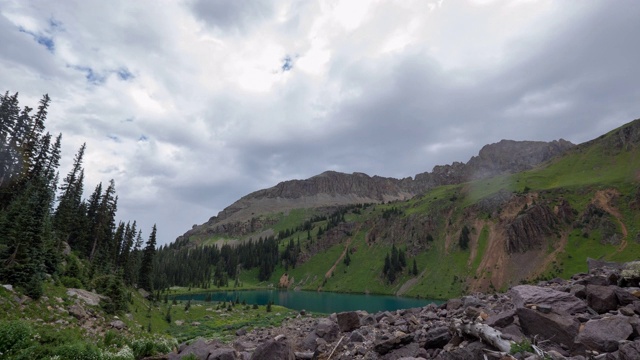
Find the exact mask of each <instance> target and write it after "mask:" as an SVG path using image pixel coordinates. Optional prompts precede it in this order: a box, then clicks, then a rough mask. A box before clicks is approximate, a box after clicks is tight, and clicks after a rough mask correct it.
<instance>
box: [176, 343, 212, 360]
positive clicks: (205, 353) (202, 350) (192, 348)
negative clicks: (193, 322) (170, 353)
mask: <svg viewBox="0 0 640 360" xmlns="http://www.w3.org/2000/svg"><path fill="white" fill-rule="evenodd" d="M219 347H220V343H218V342H217V341H211V342H206V341H205V340H204V339H198V340H196V341H194V342H192V343H191V344H189V345H186V346H184V347H181V349H180V352H179V353H178V356H177V357H176V358H177V359H181V358H183V357H185V356H187V355H189V354H193V355H194V356H195V357H197V358H198V359H207V358H208V357H209V354H210V353H212V352H213V351H214V350H216V349H218V348H219Z"/></svg>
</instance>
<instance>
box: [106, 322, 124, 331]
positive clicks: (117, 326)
mask: <svg viewBox="0 0 640 360" xmlns="http://www.w3.org/2000/svg"><path fill="white" fill-rule="evenodd" d="M109 326H111V327H112V328H114V329H116V330H124V329H126V328H127V325H126V324H125V323H124V322H123V321H122V320H113V321H112V322H111V323H109Z"/></svg>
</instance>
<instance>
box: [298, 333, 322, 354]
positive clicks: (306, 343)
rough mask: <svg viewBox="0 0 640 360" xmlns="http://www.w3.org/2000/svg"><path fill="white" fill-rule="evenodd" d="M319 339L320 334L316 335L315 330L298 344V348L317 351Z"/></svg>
mask: <svg viewBox="0 0 640 360" xmlns="http://www.w3.org/2000/svg"><path fill="white" fill-rule="evenodd" d="M317 339H319V338H318V334H316V332H315V330H314V331H311V332H310V333H308V334H307V336H305V337H304V339H302V341H301V342H299V343H298V347H299V348H302V349H305V350H313V351H315V350H316V347H317V346H318V343H317V341H316V340H317Z"/></svg>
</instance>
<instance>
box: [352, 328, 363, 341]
mask: <svg viewBox="0 0 640 360" xmlns="http://www.w3.org/2000/svg"><path fill="white" fill-rule="evenodd" d="M364 340H365V339H364V336H362V333H360V332H359V331H358V330H355V331H353V332H352V333H351V335H349V341H350V342H357V343H361V342H364Z"/></svg>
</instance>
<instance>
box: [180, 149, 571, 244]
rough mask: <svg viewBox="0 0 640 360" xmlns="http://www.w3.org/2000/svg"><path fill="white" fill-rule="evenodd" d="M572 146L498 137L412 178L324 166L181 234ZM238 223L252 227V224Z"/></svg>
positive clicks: (527, 165)
mask: <svg viewBox="0 0 640 360" xmlns="http://www.w3.org/2000/svg"><path fill="white" fill-rule="evenodd" d="M573 146H574V145H573V144H572V143H570V142H568V141H566V140H562V139H560V140H556V141H552V142H543V141H514V140H501V141H499V142H497V143H495V144H489V145H485V146H484V147H482V149H481V150H480V152H479V154H478V155H477V156H474V157H472V158H471V159H470V160H469V161H468V162H467V163H462V162H454V163H452V164H450V165H438V166H435V167H434V168H433V171H432V172H425V173H421V174H417V175H416V176H415V178H411V177H407V178H404V179H395V178H388V177H381V176H369V175H367V174H365V173H361V172H354V173H352V174H346V173H341V172H337V171H325V172H323V173H321V174H318V175H315V176H313V177H311V178H308V179H304V180H287V181H283V182H281V183H279V184H277V185H276V186H274V187H271V188H268V189H262V190H258V191H255V192H253V193H250V194H248V195H246V196H244V197H242V198H241V199H240V200H238V201H236V202H235V203H233V204H231V205H230V206H228V207H227V208H225V209H224V210H223V211H221V212H220V213H219V214H218V216H214V217H212V218H211V219H209V221H208V222H207V223H205V224H203V225H200V226H196V227H195V228H193V229H191V230H189V231H188V232H187V233H186V234H185V236H188V235H193V234H201V233H206V234H212V233H218V232H221V231H222V232H224V231H226V230H225V229H228V228H229V227H228V226H227V225H228V224H231V223H234V222H235V223H238V222H240V223H246V222H249V221H250V220H251V219H254V218H256V217H259V216H260V215H263V214H269V213H277V212H283V211H288V210H291V209H298V208H322V207H333V206H341V205H350V204H362V203H380V202H387V201H395V200H406V199H409V198H411V197H413V196H415V195H418V194H421V193H423V192H425V191H427V190H429V189H431V188H433V187H436V186H441V185H451V184H459V183H463V182H466V181H471V180H476V179H483V178H488V177H492V176H495V175H498V174H502V173H514V172H518V171H523V170H528V169H531V168H533V167H535V166H537V165H539V164H540V163H542V162H545V161H547V160H549V159H551V158H553V157H554V156H557V155H559V154H562V153H563V152H565V151H566V150H567V149H569V148H571V147H573ZM222 225H224V226H222ZM234 228H236V227H234ZM241 228H247V229H253V230H255V228H254V226H250V227H245V226H242V227H241ZM240 232H242V231H240Z"/></svg>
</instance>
